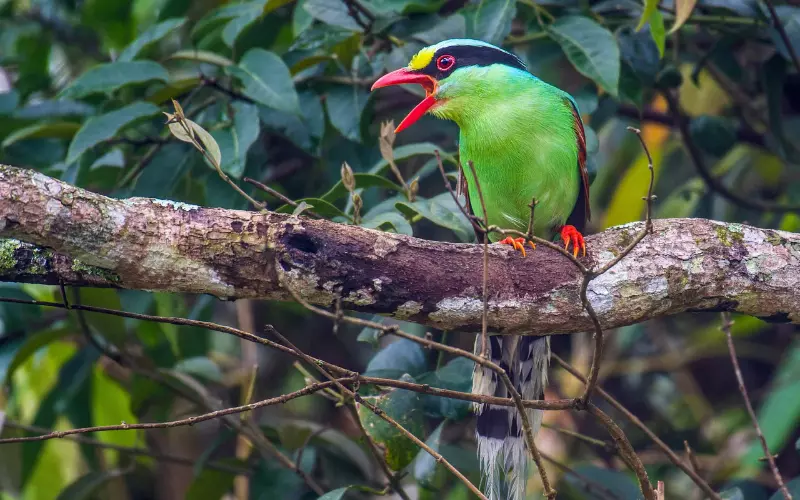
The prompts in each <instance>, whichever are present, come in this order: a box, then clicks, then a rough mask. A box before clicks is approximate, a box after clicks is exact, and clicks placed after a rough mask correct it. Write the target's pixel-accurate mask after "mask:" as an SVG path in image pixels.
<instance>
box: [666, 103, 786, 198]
mask: <svg viewBox="0 0 800 500" xmlns="http://www.w3.org/2000/svg"><path fill="white" fill-rule="evenodd" d="M663 95H664V98H665V99H666V100H667V104H669V109H670V113H671V114H672V116H673V119H674V120H675V124H676V126H677V127H678V131H680V134H681V139H683V144H684V146H686V151H687V152H688V153H689V158H690V159H691V160H692V163H693V164H694V166H695V169H696V170H697V173H698V174H699V175H700V177H701V178H702V179H703V181H704V182H705V183H706V185H707V186H708V187H709V189H711V190H712V191H714V192H716V193H718V194H719V195H720V196H722V197H723V198H726V199H727V200H729V201H731V202H733V203H734V204H736V205H739V206H741V207H744V208H749V209H751V210H758V211H762V212H775V213H787V212H797V211H800V205H798V204H785V205H784V204H779V203H771V202H768V201H763V200H753V199H750V198H749V197H745V196H742V195H740V194H738V193H735V192H733V191H731V190H730V189H729V188H728V186H726V185H725V184H723V183H722V181H721V180H720V179H718V178H716V177H714V175H713V174H712V173H711V172H710V171H709V170H708V167H707V165H706V163H705V159H704V158H703V154H702V152H701V151H700V150H699V149H698V147H697V145H696V144H695V143H694V139H692V137H691V133H690V132H689V123H688V120H687V119H686V117H684V116H683V113H682V112H681V110H680V103H679V102H678V99H677V98H675V96H674V95H672V94H671V93H670V92H669V91H665V92H664V93H663Z"/></svg>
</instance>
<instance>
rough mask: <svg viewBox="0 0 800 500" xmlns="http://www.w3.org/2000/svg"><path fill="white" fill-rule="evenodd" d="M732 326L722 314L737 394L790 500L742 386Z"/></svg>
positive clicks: (745, 388)
mask: <svg viewBox="0 0 800 500" xmlns="http://www.w3.org/2000/svg"><path fill="white" fill-rule="evenodd" d="M732 325H733V321H731V315H730V313H728V312H723V313H722V331H723V332H725V338H727V339H728V351H729V352H730V355H731V363H732V364H733V372H734V374H735V375H736V382H737V383H738V384H739V392H741V393H742V399H744V405H745V407H746V408H747V413H748V414H749V415H750V420H751V421H752V422H753V428H754V429H755V430H756V436H758V440H759V441H760V442H761V448H763V450H764V454H765V456H766V458H767V462H768V463H769V468H770V469H771V470H772V475H773V476H774V477H775V481H776V482H777V483H778V488H779V489H780V490H781V493H783V498H785V499H786V500H792V494H791V493H789V489H788V488H787V487H786V484H784V482H783V476H781V473H780V471H779V470H778V466H777V465H776V464H775V457H773V456H772V453H770V451H769V446H767V440H766V438H764V433H763V432H762V431H761V426H760V425H758V417H757V416H756V412H755V410H753V405H752V403H750V396H749V395H748V394H747V387H745V385H744V377H743V376H742V370H741V369H740V368H739V359H738V358H737V356H736V347H735V346H734V345H733V335H731V326H732Z"/></svg>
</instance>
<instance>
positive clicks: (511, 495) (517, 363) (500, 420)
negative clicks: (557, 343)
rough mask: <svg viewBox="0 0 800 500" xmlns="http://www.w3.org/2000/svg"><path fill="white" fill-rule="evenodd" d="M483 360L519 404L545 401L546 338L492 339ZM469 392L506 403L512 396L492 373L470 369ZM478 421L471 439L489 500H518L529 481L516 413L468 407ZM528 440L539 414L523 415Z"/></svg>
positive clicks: (478, 342)
mask: <svg viewBox="0 0 800 500" xmlns="http://www.w3.org/2000/svg"><path fill="white" fill-rule="evenodd" d="M486 350H487V352H486V355H487V356H488V358H489V359H490V360H491V361H493V362H494V363H496V364H498V365H500V367H501V368H503V370H505V371H506V373H507V374H508V378H509V379H511V383H512V384H513V385H514V388H515V389H516V390H517V391H518V392H519V393H520V395H521V396H522V399H544V387H545V385H546V384H547V368H548V365H549V364H550V337H533V336H516V335H513V336H512V335H505V336H501V335H493V336H491V337H489V339H488V342H487V346H486ZM475 354H477V355H480V354H481V337H480V335H478V336H477V337H476V338H475ZM472 392H473V393H474V394H483V395H485V396H497V397H501V398H508V397H511V395H510V394H509V393H508V391H507V390H506V386H505V385H504V384H503V382H502V380H500V376H499V375H498V374H497V373H495V372H494V371H493V370H491V369H489V368H486V367H483V366H481V365H479V364H475V368H474V371H473V373H472ZM473 408H474V410H475V413H477V415H478V422H477V426H476V437H477V441H478V460H479V461H480V464H481V471H482V473H483V474H482V476H483V479H484V480H485V482H486V488H485V491H486V494H487V496H488V497H489V500H505V499H509V500H523V499H524V498H525V486H526V483H527V478H528V456H529V454H528V446H527V444H526V443H525V436H524V435H523V432H524V431H523V429H522V421H521V420H520V417H519V412H518V410H517V408H516V407H513V406H497V405H489V404H483V403H473ZM525 413H526V414H527V416H528V422H530V424H531V427H532V428H533V435H534V436H536V433H537V432H538V431H539V427H540V426H541V424H542V410H533V409H526V410H525Z"/></svg>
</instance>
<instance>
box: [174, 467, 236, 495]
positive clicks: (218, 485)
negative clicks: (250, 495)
mask: <svg viewBox="0 0 800 500" xmlns="http://www.w3.org/2000/svg"><path fill="white" fill-rule="evenodd" d="M228 461H229V460H226V461H225V462H228ZM237 462H238V461H237ZM234 479H236V476H235V475H234V474H233V473H231V472H228V471H222V470H217V469H209V468H204V469H203V470H202V471H201V472H200V474H198V475H197V476H195V478H194V481H192V484H191V485H190V486H189V489H188V491H187V492H186V498H192V499H196V500H220V499H221V498H225V494H226V493H228V492H230V491H233V481H234Z"/></svg>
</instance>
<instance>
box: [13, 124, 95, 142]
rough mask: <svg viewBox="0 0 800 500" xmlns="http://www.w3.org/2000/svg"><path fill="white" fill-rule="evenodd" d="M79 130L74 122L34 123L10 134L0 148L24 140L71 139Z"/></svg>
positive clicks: (79, 126) (78, 126) (78, 125)
mask: <svg viewBox="0 0 800 500" xmlns="http://www.w3.org/2000/svg"><path fill="white" fill-rule="evenodd" d="M79 128H81V125H80V124H79V123H75V122H51V123H36V124H34V125H31V126H29V127H24V128H21V129H19V130H15V131H14V132H12V133H10V134H9V135H8V136H7V137H6V138H5V139H4V140H3V143H2V145H1V146H2V147H3V148H7V147H9V146H11V145H12V144H16V143H17V142H20V141H24V140H26V139H42V138H52V139H71V138H72V137H73V136H74V135H75V133H76V132H77V131H78V129H79Z"/></svg>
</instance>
